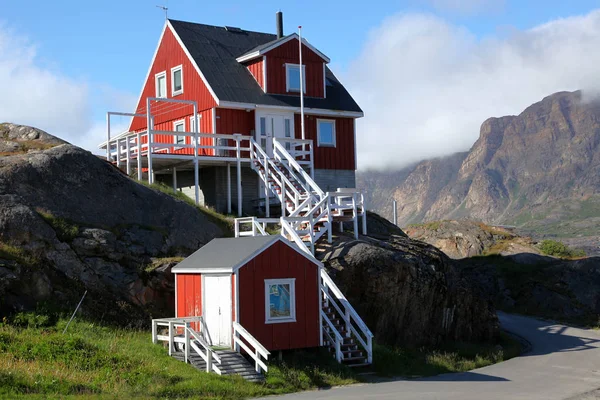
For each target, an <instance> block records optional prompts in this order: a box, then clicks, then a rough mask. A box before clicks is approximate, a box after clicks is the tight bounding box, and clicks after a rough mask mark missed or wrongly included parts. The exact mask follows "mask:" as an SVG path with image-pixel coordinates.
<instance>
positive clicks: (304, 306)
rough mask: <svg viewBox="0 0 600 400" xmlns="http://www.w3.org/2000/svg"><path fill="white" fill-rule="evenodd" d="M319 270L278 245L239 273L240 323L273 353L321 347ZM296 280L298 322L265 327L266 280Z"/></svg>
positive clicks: (291, 251) (285, 246)
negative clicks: (275, 351)
mask: <svg viewBox="0 0 600 400" xmlns="http://www.w3.org/2000/svg"><path fill="white" fill-rule="evenodd" d="M318 271H319V268H318V266H317V265H316V264H315V263H313V262H311V261H309V260H308V259H307V258H306V257H304V256H303V255H301V254H299V253H298V252H297V251H296V250H294V249H293V248H290V246H288V245H287V244H285V243H282V242H276V243H274V244H273V245H272V246H271V247H269V248H268V249H266V250H265V251H263V252H262V253H260V254H259V255H258V256H256V257H255V258H254V259H252V260H251V261H249V262H248V263H247V264H245V265H244V266H242V267H241V268H240V269H239V270H238V274H239V320H240V324H241V325H242V326H243V327H244V328H246V330H248V332H250V334H251V335H253V336H254V337H255V338H256V339H257V340H258V341H259V342H260V343H261V344H262V345H263V346H265V347H266V348H267V350H269V351H274V350H287V349H297V348H305V347H317V346H319V345H320V332H319V316H320V313H319V286H318ZM277 278H295V279H296V281H295V282H296V283H295V293H296V322H289V323H278V324H266V323H265V279H277Z"/></svg>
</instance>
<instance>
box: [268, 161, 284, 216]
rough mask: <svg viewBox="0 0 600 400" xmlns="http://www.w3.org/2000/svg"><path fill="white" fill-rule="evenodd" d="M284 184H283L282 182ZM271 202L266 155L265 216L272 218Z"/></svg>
mask: <svg viewBox="0 0 600 400" xmlns="http://www.w3.org/2000/svg"><path fill="white" fill-rule="evenodd" d="M282 183H283V182H282ZM269 203H270V201H269V160H268V159H267V155H266V154H265V216H266V217H267V218H269V217H270V214H271V210H270V206H271V205H270V204H269Z"/></svg>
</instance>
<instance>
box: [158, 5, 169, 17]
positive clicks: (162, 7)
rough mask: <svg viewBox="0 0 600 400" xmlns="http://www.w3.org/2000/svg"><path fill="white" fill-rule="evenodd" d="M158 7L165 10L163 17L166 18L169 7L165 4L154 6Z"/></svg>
mask: <svg viewBox="0 0 600 400" xmlns="http://www.w3.org/2000/svg"><path fill="white" fill-rule="evenodd" d="M156 7H158V8H160V9H161V10H163V11H164V12H165V19H168V18H169V17H168V12H169V7H167V6H156Z"/></svg>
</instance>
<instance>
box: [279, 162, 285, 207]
mask: <svg viewBox="0 0 600 400" xmlns="http://www.w3.org/2000/svg"><path fill="white" fill-rule="evenodd" d="M279 179H280V180H281V199H280V200H281V216H282V217H285V214H286V210H287V207H286V200H285V181H284V180H283V171H279Z"/></svg>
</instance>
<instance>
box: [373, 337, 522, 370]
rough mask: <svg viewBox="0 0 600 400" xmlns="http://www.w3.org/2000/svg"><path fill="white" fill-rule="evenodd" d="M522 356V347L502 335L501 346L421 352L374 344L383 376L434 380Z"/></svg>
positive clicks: (464, 345)
mask: <svg viewBox="0 0 600 400" xmlns="http://www.w3.org/2000/svg"><path fill="white" fill-rule="evenodd" d="M520 353H521V344H520V343H519V342H518V341H517V340H516V339H514V338H512V337H511V336H510V335H508V334H505V333H501V335H500V339H499V343H498V344H473V343H462V342H448V343H445V344H443V345H441V346H438V347H436V348H426V347H424V348H420V349H404V348H397V349H392V348H389V347H386V346H381V345H379V344H375V346H374V355H373V358H374V360H375V362H374V365H373V366H374V369H375V371H376V372H377V374H379V375H382V376H404V377H417V376H419V377H420V376H432V375H439V374H444V373H450V372H466V371H470V370H472V369H475V368H482V367H485V366H487V365H491V364H495V363H498V362H501V361H506V360H508V359H510V358H513V357H516V356H518V355H519V354H520Z"/></svg>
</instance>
